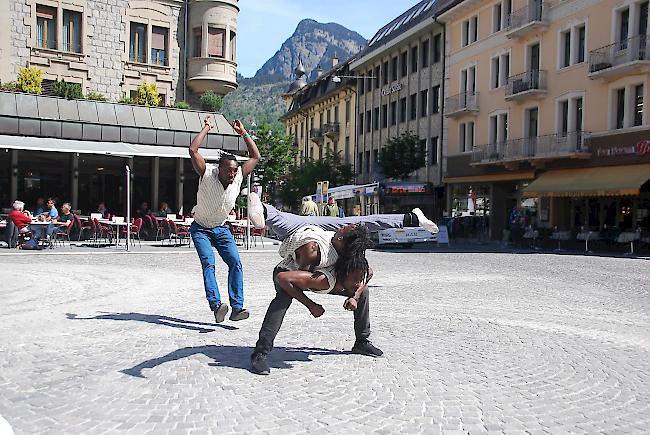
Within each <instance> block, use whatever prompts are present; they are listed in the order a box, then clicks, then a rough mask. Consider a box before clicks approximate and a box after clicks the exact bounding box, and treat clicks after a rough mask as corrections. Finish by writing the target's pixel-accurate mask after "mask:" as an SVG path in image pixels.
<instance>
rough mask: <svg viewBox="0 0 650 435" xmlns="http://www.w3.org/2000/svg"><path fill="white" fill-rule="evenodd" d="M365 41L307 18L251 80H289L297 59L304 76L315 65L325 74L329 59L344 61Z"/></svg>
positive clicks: (347, 32)
mask: <svg viewBox="0 0 650 435" xmlns="http://www.w3.org/2000/svg"><path fill="white" fill-rule="evenodd" d="M366 43H367V41H366V39H365V38H364V37H363V36H361V35H359V34H358V33H357V32H354V31H352V30H350V29H347V28H346V27H344V26H342V25H340V24H337V23H319V22H318V21H316V20H313V19H311V18H305V19H303V20H301V21H300V22H299V23H298V25H297V26H296V30H295V31H294V32H293V35H291V37H289V39H287V40H286V41H284V43H283V44H282V46H281V47H280V50H278V51H277V52H276V53H275V55H273V57H271V58H270V59H269V60H268V61H266V63H265V64H264V65H263V66H262V68H260V69H259V70H258V71H257V73H256V74H255V77H254V79H253V81H254V82H257V83H275V82H279V81H285V80H290V79H291V78H292V75H291V73H292V72H293V70H294V68H295V67H296V65H298V61H299V59H302V62H303V65H304V67H305V70H306V72H307V76H308V77H311V76H313V74H312V73H313V71H315V70H316V68H317V67H318V65H320V66H321V67H322V69H323V70H329V69H330V67H331V65H332V58H333V57H338V58H339V59H340V60H341V61H345V60H347V59H348V58H350V57H351V56H353V55H354V54H356V53H358V52H359V51H360V50H361V49H362V48H363V47H364V46H365V45H366Z"/></svg>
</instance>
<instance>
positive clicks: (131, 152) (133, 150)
mask: <svg viewBox="0 0 650 435" xmlns="http://www.w3.org/2000/svg"><path fill="white" fill-rule="evenodd" d="M0 148H5V149H17V150H27V151H51V152H59V153H79V154H100V155H106V156H117V157H134V156H139V157H140V156H141V157H172V158H183V159H189V158H190V155H189V152H188V150H187V148H185V147H170V146H157V145H138V144H132V143H126V142H96V141H88V140H69V139H57V138H52V137H33V136H8V135H0ZM223 153H224V151H222V150H218V149H206V148H201V155H202V156H203V157H204V158H205V159H206V160H211V161H215V160H219V158H220V157H221V154H223ZM237 160H240V161H245V160H247V159H246V158H245V157H239V156H237Z"/></svg>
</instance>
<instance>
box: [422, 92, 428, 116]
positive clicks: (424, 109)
mask: <svg viewBox="0 0 650 435" xmlns="http://www.w3.org/2000/svg"><path fill="white" fill-rule="evenodd" d="M428 107H429V90H428V89H425V90H423V91H422V92H420V116H422V117H424V116H427V115H428V113H427V109H428Z"/></svg>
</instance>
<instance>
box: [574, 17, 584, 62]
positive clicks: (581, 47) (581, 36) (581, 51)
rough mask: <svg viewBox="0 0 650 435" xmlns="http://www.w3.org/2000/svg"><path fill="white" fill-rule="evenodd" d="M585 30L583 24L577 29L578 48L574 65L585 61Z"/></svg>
mask: <svg viewBox="0 0 650 435" xmlns="http://www.w3.org/2000/svg"><path fill="white" fill-rule="evenodd" d="M586 31H587V28H586V27H585V25H584V24H583V25H582V26H579V27H578V47H577V53H576V59H575V62H576V63H582V62H584V61H585V36H586Z"/></svg>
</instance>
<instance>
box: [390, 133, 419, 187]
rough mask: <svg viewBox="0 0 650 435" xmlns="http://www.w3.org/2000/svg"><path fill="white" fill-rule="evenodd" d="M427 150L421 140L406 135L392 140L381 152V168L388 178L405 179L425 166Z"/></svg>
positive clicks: (410, 134)
mask: <svg viewBox="0 0 650 435" xmlns="http://www.w3.org/2000/svg"><path fill="white" fill-rule="evenodd" d="M425 153H426V149H425V147H424V145H423V143H422V142H420V138H418V137H417V136H416V135H414V134H413V133H404V134H402V135H401V136H399V137H395V138H392V139H391V140H389V141H388V142H387V143H386V146H384V148H382V149H381V151H379V166H380V167H381V171H382V174H383V175H384V176H385V177H386V178H396V179H400V178H405V177H406V176H407V175H408V174H410V173H411V172H413V171H415V170H416V169H420V168H421V167H423V166H424V165H425Z"/></svg>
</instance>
